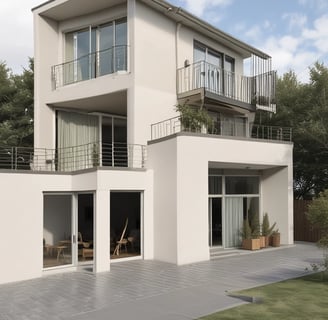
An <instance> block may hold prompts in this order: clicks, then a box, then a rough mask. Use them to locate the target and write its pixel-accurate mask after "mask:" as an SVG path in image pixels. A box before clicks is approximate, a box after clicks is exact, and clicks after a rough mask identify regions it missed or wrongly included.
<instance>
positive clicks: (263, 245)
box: [260, 236, 266, 248]
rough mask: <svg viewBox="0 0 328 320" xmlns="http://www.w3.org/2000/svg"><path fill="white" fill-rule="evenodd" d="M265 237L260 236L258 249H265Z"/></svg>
mask: <svg viewBox="0 0 328 320" xmlns="http://www.w3.org/2000/svg"><path fill="white" fill-rule="evenodd" d="M265 247H266V245H265V236H260V248H265Z"/></svg>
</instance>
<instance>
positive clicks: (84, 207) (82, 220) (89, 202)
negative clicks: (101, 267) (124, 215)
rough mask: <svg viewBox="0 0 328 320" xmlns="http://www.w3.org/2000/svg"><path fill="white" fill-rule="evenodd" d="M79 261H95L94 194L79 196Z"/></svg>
mask: <svg viewBox="0 0 328 320" xmlns="http://www.w3.org/2000/svg"><path fill="white" fill-rule="evenodd" d="M77 200H78V217H77V218H78V255H77V256H78V261H79V262H84V261H92V260H93V253H94V251H93V219H94V205H93V194H92V193H82V194H78V197H77Z"/></svg>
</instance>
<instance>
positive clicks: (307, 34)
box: [302, 15, 328, 53]
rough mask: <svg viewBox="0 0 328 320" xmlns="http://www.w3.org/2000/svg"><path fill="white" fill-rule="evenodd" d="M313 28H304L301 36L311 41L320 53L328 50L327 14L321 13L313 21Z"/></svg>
mask: <svg viewBox="0 0 328 320" xmlns="http://www.w3.org/2000/svg"><path fill="white" fill-rule="evenodd" d="M313 25H314V28H313V29H304V30H303V33H302V36H303V37H304V38H305V39H307V40H309V41H312V43H313V45H314V46H315V47H316V49H317V50H318V51H319V52H320V53H326V52H328V28H327V26H328V15H323V16H321V17H320V18H318V19H317V20H315V21H314V24H313Z"/></svg>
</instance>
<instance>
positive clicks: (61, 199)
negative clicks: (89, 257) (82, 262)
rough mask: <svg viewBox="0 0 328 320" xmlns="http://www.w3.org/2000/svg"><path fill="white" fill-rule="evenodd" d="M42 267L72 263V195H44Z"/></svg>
mask: <svg viewBox="0 0 328 320" xmlns="http://www.w3.org/2000/svg"><path fill="white" fill-rule="evenodd" d="M43 201H44V204H43V267H44V268H51V267H58V266H63V265H70V264H73V254H72V252H73V250H72V239H73V215H72V205H73V202H72V195H70V194H60V195H44V198H43Z"/></svg>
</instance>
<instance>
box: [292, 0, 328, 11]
mask: <svg viewBox="0 0 328 320" xmlns="http://www.w3.org/2000/svg"><path fill="white" fill-rule="evenodd" d="M298 3H299V4H300V5H301V6H306V7H309V8H311V9H316V10H317V11H322V10H324V9H327V8H328V2H327V0H298Z"/></svg>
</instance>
